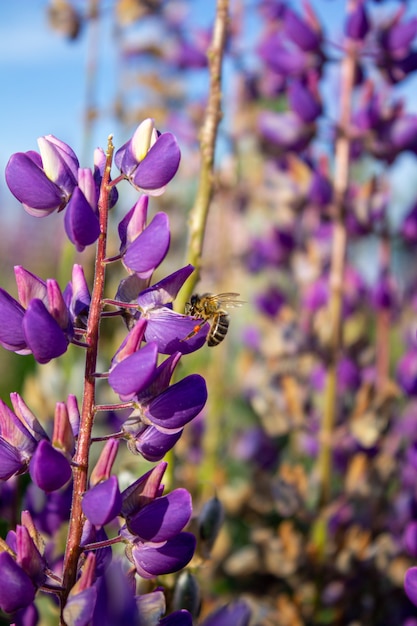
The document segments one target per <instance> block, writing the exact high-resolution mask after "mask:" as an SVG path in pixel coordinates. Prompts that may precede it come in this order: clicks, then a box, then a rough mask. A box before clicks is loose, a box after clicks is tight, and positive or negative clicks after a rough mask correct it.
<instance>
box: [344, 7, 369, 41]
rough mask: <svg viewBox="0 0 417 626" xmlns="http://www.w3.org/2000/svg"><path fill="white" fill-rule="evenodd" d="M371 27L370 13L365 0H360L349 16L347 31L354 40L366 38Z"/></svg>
mask: <svg viewBox="0 0 417 626" xmlns="http://www.w3.org/2000/svg"><path fill="white" fill-rule="evenodd" d="M369 28H370V24H369V19H368V14H367V11H366V8H365V6H364V2H363V0H359V2H358V3H357V5H356V6H355V7H354V8H353V10H352V11H350V13H349V14H348V16H347V20H346V26H345V32H346V35H347V36H348V37H349V38H350V39H353V40H354V41H362V40H363V39H365V37H366V35H367V34H368V31H369Z"/></svg>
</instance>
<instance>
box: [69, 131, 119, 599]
mask: <svg viewBox="0 0 417 626" xmlns="http://www.w3.org/2000/svg"><path fill="white" fill-rule="evenodd" d="M113 151H114V147H113V143H112V137H111V136H110V137H109V138H108V143H107V152H106V164H105V170H104V175H103V179H102V182H101V189H100V198H99V203H98V207H99V223H100V235H99V238H98V240H97V249H96V263H95V276H94V287H93V292H92V298H91V307H90V313H89V316H88V323H87V333H86V342H87V345H88V348H87V351H86V361H85V374H84V394H83V404H82V410H81V422H80V430H79V434H78V442H77V450H76V454H75V467H74V472H73V479H74V488H73V499H72V507H71V517H70V523H69V530H68V542H67V548H66V553H65V560H64V574H63V583H64V598H63V600H64V601H65V599H66V596H67V595H68V593H69V591H70V589H71V588H72V587H73V585H74V583H75V578H76V573H77V563H78V558H79V555H80V552H81V548H80V543H81V533H82V525H83V514H82V508H81V501H82V496H83V494H84V492H85V491H86V489H87V478H88V457H89V450H90V444H91V432H92V428H93V422H94V415H95V412H96V407H95V383H96V378H95V376H94V374H95V371H96V364H97V352H98V341H99V327H100V316H101V312H102V306H103V305H102V301H103V294H104V282H105V272H106V264H105V263H104V259H105V258H106V242H107V224H108V211H109V194H110V187H109V182H110V170H111V164H112V159H113ZM64 603H65V602H64ZM64 603H63V604H64Z"/></svg>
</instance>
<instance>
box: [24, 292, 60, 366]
mask: <svg viewBox="0 0 417 626" xmlns="http://www.w3.org/2000/svg"><path fill="white" fill-rule="evenodd" d="M23 330H24V333H25V338H26V342H27V345H28V347H29V348H30V349H31V350H32V353H33V356H34V357H35V359H36V360H37V361H38V363H48V362H49V361H50V360H51V359H54V358H56V357H58V356H60V355H61V354H64V352H65V351H66V350H67V347H68V339H67V337H66V336H65V334H64V332H63V331H62V329H61V328H60V327H59V325H58V323H57V322H56V321H55V320H54V318H53V317H52V316H51V315H50V313H49V312H48V311H47V309H46V307H45V305H44V304H43V302H42V301H41V300H37V299H35V300H32V302H31V303H30V304H29V306H28V309H27V311H26V313H25V315H24V318H23Z"/></svg>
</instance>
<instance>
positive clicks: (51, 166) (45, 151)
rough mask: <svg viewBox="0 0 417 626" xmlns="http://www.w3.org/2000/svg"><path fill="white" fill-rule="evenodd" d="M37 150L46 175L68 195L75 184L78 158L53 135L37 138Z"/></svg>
mask: <svg viewBox="0 0 417 626" xmlns="http://www.w3.org/2000/svg"><path fill="white" fill-rule="evenodd" d="M38 146H39V152H40V155H41V159H42V166H43V170H44V172H45V174H46V176H47V177H48V178H49V179H50V180H52V181H53V182H54V183H55V184H56V185H58V187H60V189H62V190H63V191H64V192H65V194H66V195H67V197H68V196H70V195H71V193H72V191H73V189H74V187H75V186H76V184H77V173H78V167H79V163H78V159H77V157H76V156H75V153H74V152H73V150H72V149H71V148H70V147H69V146H68V145H67V144H66V143H64V142H63V141H60V140H59V139H57V138H56V137H54V136H53V135H45V136H44V137H39V138H38Z"/></svg>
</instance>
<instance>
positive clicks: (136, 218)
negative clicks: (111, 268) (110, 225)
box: [118, 195, 149, 252]
mask: <svg viewBox="0 0 417 626" xmlns="http://www.w3.org/2000/svg"><path fill="white" fill-rule="evenodd" d="M148 204H149V196H145V195H142V196H140V198H139V200H138V201H137V202H136V204H135V205H134V206H133V207H132V208H131V209H130V211H129V212H128V213H127V214H126V215H125V217H124V218H123V219H122V221H121V222H120V223H119V226H118V233H119V238H120V252H124V250H125V249H126V248H127V246H128V245H129V244H131V243H132V242H133V241H134V240H135V239H136V237H137V236H138V235H140V233H141V232H142V231H143V230H144V228H145V226H146V218H147V215H148Z"/></svg>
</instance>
